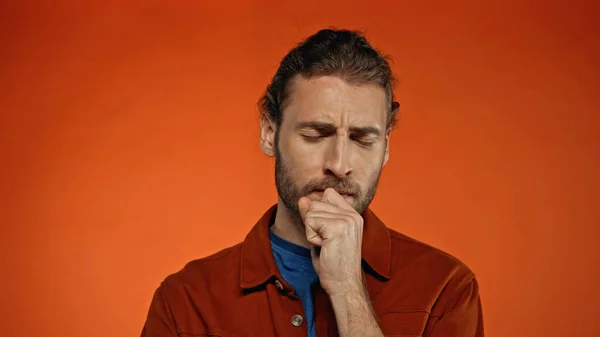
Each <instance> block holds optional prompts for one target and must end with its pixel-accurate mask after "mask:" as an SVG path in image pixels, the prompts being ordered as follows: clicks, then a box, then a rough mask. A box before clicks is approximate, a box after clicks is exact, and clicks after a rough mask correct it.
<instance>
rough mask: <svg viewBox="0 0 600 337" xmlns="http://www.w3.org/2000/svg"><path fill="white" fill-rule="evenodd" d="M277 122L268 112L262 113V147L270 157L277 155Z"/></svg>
mask: <svg viewBox="0 0 600 337" xmlns="http://www.w3.org/2000/svg"><path fill="white" fill-rule="evenodd" d="M276 131H277V126H275V122H274V121H273V120H272V119H271V118H270V117H269V116H268V115H267V114H266V113H264V112H263V113H261V114H260V149H261V150H262V152H263V153H264V154H266V155H267V156H269V157H275V146H276V145H275V132H276Z"/></svg>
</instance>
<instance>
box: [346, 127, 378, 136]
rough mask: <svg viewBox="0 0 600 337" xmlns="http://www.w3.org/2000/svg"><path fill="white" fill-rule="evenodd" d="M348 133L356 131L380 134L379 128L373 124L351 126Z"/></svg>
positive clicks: (366, 133) (358, 132) (362, 133)
mask: <svg viewBox="0 0 600 337" xmlns="http://www.w3.org/2000/svg"><path fill="white" fill-rule="evenodd" d="M350 133H357V134H359V135H375V136H380V135H381V130H379V128H378V127H375V126H353V127H351V128H350Z"/></svg>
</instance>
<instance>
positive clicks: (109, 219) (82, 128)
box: [0, 0, 600, 337]
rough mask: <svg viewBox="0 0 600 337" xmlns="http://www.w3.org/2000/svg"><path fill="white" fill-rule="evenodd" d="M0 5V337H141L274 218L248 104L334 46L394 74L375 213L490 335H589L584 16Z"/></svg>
mask: <svg viewBox="0 0 600 337" xmlns="http://www.w3.org/2000/svg"><path fill="white" fill-rule="evenodd" d="M482 2H483V1H477V2H472V3H465V2H453V1H452V2H451V1H437V3H432V2H431V1H428V2H426V1H421V2H420V4H416V3H417V1H395V2H389V3H385V2H377V1H367V2H362V3H359V2H357V1H336V2H335V3H334V2H330V1H324V0H319V1H302V2H299V1H293V2H292V1H281V0H280V1H239V2H238V3H235V4H233V3H231V2H230V1H218V2H205V1H183V2H177V3H175V2H170V1H143V2H138V3H133V2H128V3H127V4H118V2H115V3H112V4H110V3H104V4H95V3H92V2H89V3H87V4H83V3H76V2H73V3H69V2H64V1H63V2H60V1H59V2H50V1H30V2H25V1H22V2H19V1H11V2H9V1H4V2H3V3H2V5H0V13H1V14H0V15H1V17H0V19H1V20H0V25H1V26H0V28H1V33H0V34H1V41H0V42H1V47H0V48H1V64H0V71H1V73H0V78H1V80H0V85H1V87H0V89H1V90H0V92H1V93H0V95H1V96H0V98H1V101H0V111H1V120H0V122H1V126H0V144H1V147H0V151H1V152H0V155H1V157H0V158H1V169H0V170H1V172H0V173H1V181H0V186H1V189H2V190H1V192H2V193H1V198H2V200H0V201H1V203H0V207H1V208H0V210H1V213H0V214H1V215H0V216H1V219H0V220H1V224H2V227H1V233H0V235H1V236H0V240H1V242H0V244H1V245H0V247H1V250H2V255H1V258H2V261H1V262H2V273H3V275H2V277H1V278H0V298H1V301H0V308H1V311H0V317H1V320H2V321H1V324H0V326H1V329H2V331H1V332H0V334H1V335H2V336H11V337H19V336H45V337H50V336H91V337H101V336H116V337H125V336H137V335H139V332H140V330H141V327H142V324H143V323H144V320H145V315H146V312H147V309H148V305H149V303H150V299H151V296H152V294H153V291H154V289H155V288H156V287H157V286H158V284H159V282H160V281H161V280H162V279H163V278H164V277H165V276H167V275H168V274H170V273H172V272H175V271H177V270H179V269H180V268H181V267H182V266H183V265H184V264H185V263H186V262H188V261H189V260H192V259H195V258H199V257H202V256H205V255H208V254H210V253H212V252H215V251H217V250H219V249H221V248H224V247H225V246H228V245H233V244H235V243H237V242H239V241H241V240H242V239H243V238H244V236H245V234H246V232H247V231H248V230H249V228H250V227H251V226H252V225H253V224H254V223H255V221H256V220H257V219H258V218H259V217H260V216H261V215H262V212H263V211H265V210H266V208H267V207H268V206H270V205H271V204H272V203H274V202H275V200H276V191H275V188H274V178H273V165H274V163H273V161H272V160H270V159H268V158H266V157H265V156H264V155H262V153H261V152H260V150H259V146H258V112H257V109H256V105H255V103H256V101H257V100H258V98H259V96H260V94H261V93H262V91H263V89H264V88H265V86H266V84H267V83H268V81H269V79H270V77H271V76H272V75H273V73H274V71H275V69H276V67H277V64H278V62H279V60H280V59H281V57H282V56H283V55H284V54H285V52H286V51H287V50H288V49H289V48H291V47H292V46H293V45H294V44H295V43H296V42H298V41H299V40H300V39H301V38H303V37H306V36H307V35H309V34H312V33H314V32H316V30H318V29H320V28H323V27H327V26H330V25H333V26H337V27H348V28H353V29H361V30H363V31H364V32H365V33H366V34H367V37H368V38H370V39H371V41H372V42H373V44H374V45H375V46H376V47H379V48H381V49H383V50H384V52H386V53H387V54H391V55H392V56H393V57H394V63H393V68H394V70H395V72H396V74H397V76H398V77H399V79H400V80H401V84H400V86H399V87H398V89H397V95H398V97H399V100H400V101H401V103H402V106H401V110H400V116H401V121H400V124H399V127H398V129H397V130H396V131H395V132H394V134H393V136H392V141H391V151H392V152H391V159H390V162H389V163H388V165H387V166H386V167H385V169H384V173H383V177H382V181H381V187H380V189H379V192H378V195H377V197H376V198H375V201H374V204H373V209H374V210H375V211H376V212H377V213H378V214H379V215H380V216H381V218H382V219H384V220H385V221H386V223H387V224H388V225H389V226H390V227H392V228H395V229H397V230H399V231H402V232H404V233H406V234H408V235H410V236H413V237H416V238H418V239H420V240H423V241H425V242H428V243H430V244H433V245H435V246H437V247H439V248H441V249H444V250H446V251H447V252H449V253H451V254H453V255H455V256H457V257H459V258H460V259H462V260H463V261H465V262H466V263H467V264H468V265H469V266H470V267H471V268H472V269H473V270H474V271H475V272H476V273H477V275H478V277H479V280H480V283H481V291H482V298H483V303H484V310H485V324H486V330H487V332H488V336H498V337H500V336H528V337H529V336H545V337H558V336H561V337H562V336H584V337H586V336H588V337H592V336H600V323H599V322H600V286H599V284H600V280H599V276H600V270H599V269H600V254H599V253H598V251H599V249H598V246H599V245H600V243H599V242H598V241H599V239H600V230H599V227H600V226H599V224H600V213H599V210H598V208H599V207H598V206H600V205H599V203H598V200H599V197H600V196H599V194H598V191H599V190H600V184H599V178H598V172H600V159H599V158H600V136H599V133H598V132H599V131H600V130H599V128H600V118H599V116H598V114H599V111H600V98H599V94H600V90H599V89H600V85H599V84H600V83H599V82H600V61H599V60H600V48H599V46H600V42H599V40H598V39H599V37H598V36H599V33H600V24H599V20H598V18H597V16H598V13H599V12H600V8H599V6H598V2H597V1H588V2H583V1H579V2H578V1H554V2H542V1H540V2H539V3H533V2H522V1H519V2H517V1H514V2H500V1H499V2H498V3H497V4H481V3H482Z"/></svg>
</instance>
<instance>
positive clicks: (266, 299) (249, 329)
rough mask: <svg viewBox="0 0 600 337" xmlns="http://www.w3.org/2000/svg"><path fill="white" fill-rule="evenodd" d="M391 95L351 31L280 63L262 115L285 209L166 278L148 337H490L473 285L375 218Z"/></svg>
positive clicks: (382, 64)
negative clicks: (237, 241) (486, 336)
mask: <svg viewBox="0 0 600 337" xmlns="http://www.w3.org/2000/svg"><path fill="white" fill-rule="evenodd" d="M392 83H393V78H392V73H391V70H390V67H389V65H388V62H387V61H386V59H385V58H384V57H382V56H381V55H380V54H379V53H378V52H377V51H375V50H374V49H373V48H372V47H371V46H370V44H369V43H368V42H367V40H366V39H365V38H364V37H363V36H361V35H360V34H359V33H356V32H351V31H346V30H322V31H319V32H317V33H316V34H315V35H313V36H311V37H309V38H308V39H306V40H305V41H304V42H302V43H301V44H300V45H298V46H297V47H296V48H294V49H293V50H291V51H290V52H289V53H288V54H287V55H286V56H285V58H284V59H283V60H282V62H281V64H280V67H279V69H278V70H277V73H276V74H275V76H274V77H273V79H272V82H271V84H270V85H269V86H268V87H267V90H266V93H265V95H264V97H263V98H262V100H261V103H260V108H261V126H260V127H261V133H260V146H261V148H262V151H263V152H264V153H265V154H266V155H267V156H270V157H274V158H275V171H276V174H275V181H276V186H277V191H278V194H279V199H278V203H277V204H276V205H274V206H273V207H271V208H270V209H269V210H268V211H267V212H266V213H265V214H264V216H263V217H262V218H261V219H260V220H259V221H258V223H257V224H256V225H255V226H254V227H253V228H252V230H251V231H250V233H249V234H248V235H247V237H246V239H245V240H244V241H243V242H242V243H240V244H238V245H236V246H234V247H231V248H227V249H224V250H222V251H220V252H218V253H216V254H214V255H212V256H209V257H206V258H203V259H199V260H196V261H192V262H190V263H189V264H187V265H186V266H185V267H184V269H183V270H181V271H179V272H177V273H175V274H173V275H170V276H169V277H167V278H166V279H165V280H164V281H163V282H162V283H161V285H160V287H159V288H158V289H157V291H156V293H155V295H154V298H153V301H152V304H151V306H150V310H149V313H148V318H147V321H146V324H145V326H144V328H143V330H142V336H145V337H171V336H221V337H231V336H260V337H266V336H307V335H308V336H323V337H324V336H342V337H358V336H361V337H367V336H368V337H371V336H372V337H376V336H432V337H433V336H436V337H454V336H461V337H463V336H464V337H467V336H477V337H480V336H483V323H482V312H481V303H480V298H479V292H478V284H477V281H476V279H475V276H474V274H473V273H472V272H471V271H470V270H469V269H468V268H467V267H466V266H465V265H464V264H462V263H461V262H460V261H458V260H457V259H455V258H453V257H451V256H450V255H448V254H445V253H443V252H441V251H439V250H437V249H435V248H432V247H430V246H427V245H425V244H423V243H420V242H418V241H416V240H413V239H411V238H408V237H406V236H404V235H402V234H400V233H397V232H395V231H393V230H391V229H388V228H387V227H386V226H385V225H384V224H383V223H382V222H381V221H380V220H379V219H378V218H377V217H376V216H375V214H374V213H373V212H372V211H371V210H370V209H369V208H368V206H369V204H370V202H371V200H372V199H373V197H374V195H375V190H376V188H377V184H378V181H379V176H380V174H381V170H382V167H383V166H384V165H385V163H386V162H387V160H388V158H389V137H390V132H391V130H392V126H393V125H394V122H395V119H396V112H397V109H398V103H396V102H394V99H393V91H392Z"/></svg>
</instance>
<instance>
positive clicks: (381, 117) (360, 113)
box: [263, 76, 388, 223]
mask: <svg viewBox="0 0 600 337" xmlns="http://www.w3.org/2000/svg"><path fill="white" fill-rule="evenodd" d="M289 89H290V91H289V92H290V95H289V97H288V100H287V102H286V106H285V107H284V112H283V120H282V122H281V125H280V127H279V129H278V130H277V131H276V135H275V136H274V138H275V149H274V152H275V181H276V186H277V191H278V193H279V198H280V200H281V201H282V202H283V204H284V205H285V206H286V208H287V209H288V211H289V213H290V215H291V216H292V218H293V219H294V220H295V221H296V222H298V223H301V217H300V211H299V209H298V200H299V199H300V198H301V197H303V196H308V197H309V198H310V199H313V200H320V199H321V197H322V194H323V191H324V190H325V189H327V188H329V187H332V188H334V189H335V190H336V191H337V192H338V193H340V194H341V195H342V196H343V197H344V199H345V200H346V201H347V202H348V203H349V204H350V205H352V206H353V207H354V209H355V210H356V211H357V212H359V213H362V212H363V211H364V210H365V209H366V208H367V206H368V205H369V204H370V203H371V200H372V199H373V197H374V195H375V191H376V189H377V183H378V181H379V176H380V174H381V169H382V167H383V165H384V164H385V162H386V161H387V158H388V154H387V153H388V138H387V133H386V121H387V114H388V109H387V98H386V94H385V91H384V90H383V89H382V88H380V87H378V86H376V85H374V84H349V83H347V82H345V81H344V80H342V79H340V78H338V77H333V76H321V77H314V78H310V79H306V78H303V77H300V76H298V77H296V78H294V79H293V80H292V81H291V82H290V88H289ZM263 131H264V130H263Z"/></svg>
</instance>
